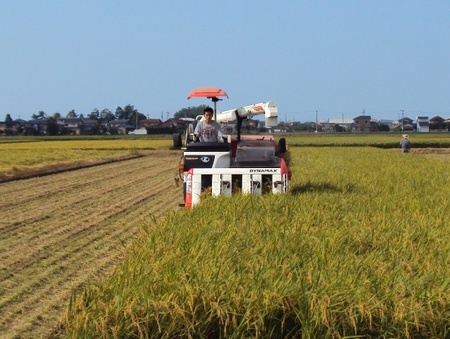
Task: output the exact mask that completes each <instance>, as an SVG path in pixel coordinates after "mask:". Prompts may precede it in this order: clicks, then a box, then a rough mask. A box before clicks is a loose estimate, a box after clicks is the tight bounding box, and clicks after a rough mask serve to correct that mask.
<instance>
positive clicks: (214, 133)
mask: <svg viewBox="0 0 450 339" xmlns="http://www.w3.org/2000/svg"><path fill="white" fill-rule="evenodd" d="M213 114H214V111H213V109H212V108H211V107H206V108H205V109H204V110H203V119H202V120H200V121H199V122H198V123H197V126H195V130H194V138H195V140H196V141H197V140H198V141H200V142H223V139H222V127H221V126H220V124H219V123H218V122H216V121H214V120H212V117H213Z"/></svg>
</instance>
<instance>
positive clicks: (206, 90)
mask: <svg viewBox="0 0 450 339" xmlns="http://www.w3.org/2000/svg"><path fill="white" fill-rule="evenodd" d="M194 97H201V98H217V97H227V98H228V94H227V93H226V92H225V91H224V90H223V89H221V88H219V87H200V88H196V89H194V90H193V91H191V92H190V93H189V94H188V97H187V98H188V99H190V98H194Z"/></svg>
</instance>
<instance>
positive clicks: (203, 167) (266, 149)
mask: <svg viewBox="0 0 450 339" xmlns="http://www.w3.org/2000/svg"><path fill="white" fill-rule="evenodd" d="M221 96H226V97H228V95H227V94H226V93H225V91H223V90H222V89H220V88H217V87H202V88H198V89H196V90H193V91H192V92H191V93H189V96H188V99H190V98H191V97H206V98H209V99H211V100H212V101H213V103H214V120H216V121H217V122H219V123H221V124H226V123H230V122H235V124H236V127H235V131H236V132H235V133H233V134H232V135H225V134H224V137H223V138H224V142H214V143H211V142H208V143H207V142H195V141H193V140H194V138H193V131H194V128H195V125H194V124H191V125H190V126H189V128H188V129H187V130H186V134H185V142H184V143H185V145H184V147H183V142H182V140H181V139H182V138H181V134H174V146H175V147H178V148H181V147H183V149H184V153H183V156H182V158H181V161H180V164H179V174H180V179H181V180H182V181H183V195H184V206H185V207H188V208H191V207H193V206H195V205H197V204H198V203H199V202H200V200H201V197H203V196H204V195H205V194H207V195H208V194H211V195H213V196H219V195H223V196H231V195H233V194H235V193H242V194H264V193H275V194H278V193H286V192H287V191H288V187H289V179H290V176H291V175H290V171H289V168H288V164H287V150H286V140H285V138H281V139H280V140H278V141H277V140H276V139H275V138H274V137H273V136H272V135H261V134H249V135H242V134H241V127H242V122H243V120H244V119H248V118H251V117H253V116H255V115H260V114H264V115H265V125H266V127H273V126H276V125H277V123H278V108H277V105H276V103H275V102H273V101H268V102H261V103H258V104H254V105H249V106H244V107H241V108H237V109H231V110H228V111H224V112H218V111H217V107H216V103H217V102H218V101H219V100H221V99H219V97H221ZM199 119H201V116H200V117H198V118H197V120H199ZM225 127H226V126H224V129H225V130H226V129H227V128H225Z"/></svg>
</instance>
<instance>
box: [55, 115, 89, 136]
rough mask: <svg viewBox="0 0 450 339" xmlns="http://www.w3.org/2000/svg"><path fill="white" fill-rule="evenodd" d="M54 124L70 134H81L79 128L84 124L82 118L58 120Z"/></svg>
mask: <svg viewBox="0 0 450 339" xmlns="http://www.w3.org/2000/svg"><path fill="white" fill-rule="evenodd" d="M56 123H57V124H58V125H59V126H60V127H64V128H65V129H66V130H67V131H68V132H69V133H70V134H76V135H80V134H81V126H82V125H83V124H84V122H83V118H58V119H57V120H56Z"/></svg>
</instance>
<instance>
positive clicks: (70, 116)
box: [66, 109, 78, 118]
mask: <svg viewBox="0 0 450 339" xmlns="http://www.w3.org/2000/svg"><path fill="white" fill-rule="evenodd" d="M77 117H78V115H77V113H76V112H75V110H74V109H72V110H70V111H69V113H67V115H66V118H77Z"/></svg>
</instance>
